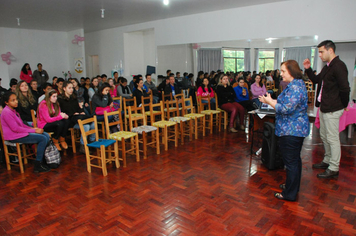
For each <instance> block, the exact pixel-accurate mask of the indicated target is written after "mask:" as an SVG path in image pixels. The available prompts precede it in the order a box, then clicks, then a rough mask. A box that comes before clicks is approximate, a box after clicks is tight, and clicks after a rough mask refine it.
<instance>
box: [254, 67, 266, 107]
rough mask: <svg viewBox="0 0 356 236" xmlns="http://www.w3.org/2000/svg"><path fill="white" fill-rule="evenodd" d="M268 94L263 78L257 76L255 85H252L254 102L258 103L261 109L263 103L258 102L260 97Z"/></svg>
mask: <svg viewBox="0 0 356 236" xmlns="http://www.w3.org/2000/svg"><path fill="white" fill-rule="evenodd" d="M266 92H267V91H266V87H265V85H264V84H263V83H262V81H261V76H260V75H258V74H257V75H256V77H255V83H253V84H252V85H251V93H252V102H254V103H256V105H257V106H258V107H259V106H260V103H261V102H260V100H258V97H259V96H263V95H265V94H266Z"/></svg>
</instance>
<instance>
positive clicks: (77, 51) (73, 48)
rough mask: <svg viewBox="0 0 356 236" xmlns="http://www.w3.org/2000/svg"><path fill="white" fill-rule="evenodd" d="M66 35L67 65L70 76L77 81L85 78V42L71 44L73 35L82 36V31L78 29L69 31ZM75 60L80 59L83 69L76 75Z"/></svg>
mask: <svg viewBox="0 0 356 236" xmlns="http://www.w3.org/2000/svg"><path fill="white" fill-rule="evenodd" d="M67 35H68V40H67V42H68V63H69V70H70V72H71V74H72V77H73V78H77V79H79V78H80V77H86V69H85V65H86V63H85V50H84V49H85V45H84V44H85V41H84V42H80V43H79V44H73V43H72V40H73V39H74V36H75V35H78V36H80V37H83V36H84V30H83V29H78V30H73V31H69V32H68V33H67ZM76 59H82V61H83V65H82V66H83V68H84V71H83V72H82V73H77V72H76V71H75V60H76Z"/></svg>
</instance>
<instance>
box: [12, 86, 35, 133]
mask: <svg viewBox="0 0 356 236" xmlns="http://www.w3.org/2000/svg"><path fill="white" fill-rule="evenodd" d="M16 96H17V98H18V103H19V104H18V106H17V108H16V111H17V112H18V113H19V114H20V117H21V119H22V121H23V122H24V123H25V124H28V125H29V126H32V116H31V110H35V111H37V105H38V104H37V100H36V99H35V98H34V96H33V95H32V92H31V90H30V89H29V87H28V84H27V83H26V81H20V82H19V83H18V84H17V87H16Z"/></svg>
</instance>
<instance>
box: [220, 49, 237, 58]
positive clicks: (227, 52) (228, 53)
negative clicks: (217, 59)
mask: <svg viewBox="0 0 356 236" xmlns="http://www.w3.org/2000/svg"><path fill="white" fill-rule="evenodd" d="M223 51H224V57H235V56H236V51H232V50H223Z"/></svg>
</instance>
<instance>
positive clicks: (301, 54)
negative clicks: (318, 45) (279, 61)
mask: <svg viewBox="0 0 356 236" xmlns="http://www.w3.org/2000/svg"><path fill="white" fill-rule="evenodd" d="M306 58H309V59H311V47H297V48H286V57H285V60H296V61H297V62H298V64H299V67H300V68H301V69H303V68H304V67H303V61H304V59H306Z"/></svg>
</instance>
